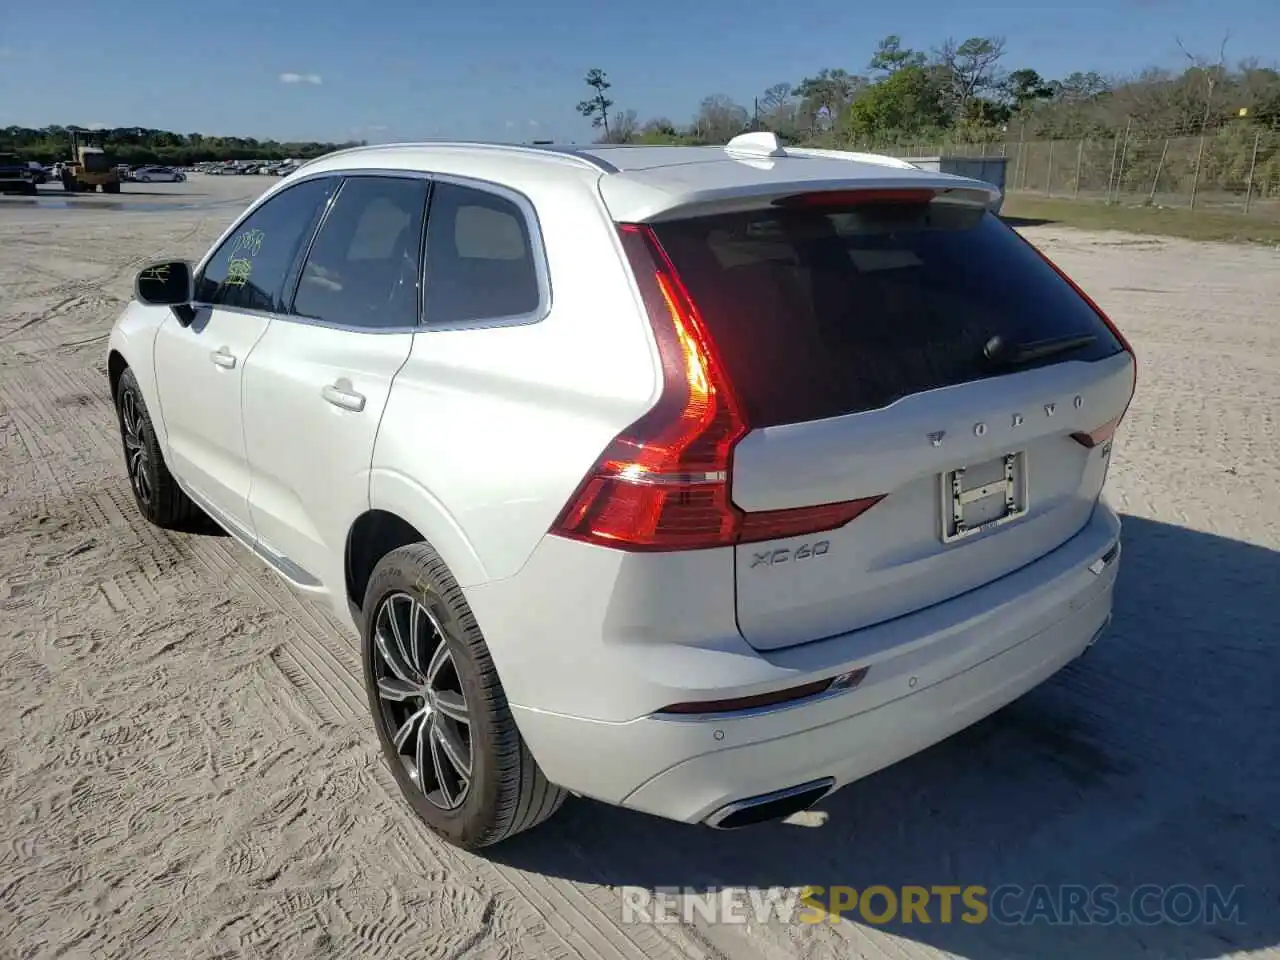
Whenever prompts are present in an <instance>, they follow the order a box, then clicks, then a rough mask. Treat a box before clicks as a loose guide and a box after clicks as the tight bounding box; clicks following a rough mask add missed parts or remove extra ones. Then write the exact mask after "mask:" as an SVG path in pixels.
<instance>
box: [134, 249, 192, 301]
mask: <svg viewBox="0 0 1280 960" xmlns="http://www.w3.org/2000/svg"><path fill="white" fill-rule="evenodd" d="M133 295H134V297H135V298H137V300H138V302H139V303H145V304H147V306H151V307H181V306H185V305H186V304H189V303H190V302H191V301H192V299H193V298H194V295H195V290H194V285H193V283H192V277H191V264H189V263H187V261H185V260H167V261H163V262H160V263H152V264H148V265H147V266H145V267H143V268H142V269H141V270H140V271H139V272H138V277H137V279H136V280H135V281H134V283H133Z"/></svg>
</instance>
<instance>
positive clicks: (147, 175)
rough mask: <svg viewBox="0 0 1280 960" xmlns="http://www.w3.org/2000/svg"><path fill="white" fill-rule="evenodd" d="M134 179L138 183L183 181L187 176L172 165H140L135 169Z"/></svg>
mask: <svg viewBox="0 0 1280 960" xmlns="http://www.w3.org/2000/svg"><path fill="white" fill-rule="evenodd" d="M132 179H134V180H136V181H137V182H138V183H181V182H182V181H184V180H186V179H187V176H186V174H184V173H182V172H181V171H180V170H174V169H173V168H172V167H140V168H138V169H136V170H134V171H133V176H132Z"/></svg>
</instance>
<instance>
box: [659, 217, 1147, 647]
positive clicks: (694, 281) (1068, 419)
mask: <svg viewBox="0 0 1280 960" xmlns="http://www.w3.org/2000/svg"><path fill="white" fill-rule="evenodd" d="M801 199H803V198H801ZM810 199H812V198H810ZM653 226H654V230H655V233H656V235H657V238H658V239H659V240H660V242H661V244H662V247H663V249H664V250H665V251H666V253H667V255H668V256H669V257H670V259H671V261H672V263H673V264H674V266H675V268H676V270H678V272H679V276H680V279H681V280H682V281H683V283H684V285H685V286H686V287H687V290H688V292H689V295H690V297H691V299H692V301H693V302H694V303H695V304H696V306H697V310H698V312H699V313H700V314H701V317H702V320H703V322H704V323H705V325H706V327H707V329H708V331H709V333H710V334H711V337H712V339H713V340H714V343H715V347H716V349H717V351H718V353H719V354H720V362H721V363H722V364H723V366H724V368H725V372H726V373H727V375H728V377H727V378H728V381H729V382H730V383H731V384H732V389H733V392H734V394H735V395H736V396H737V398H738V401H739V403H740V404H741V406H742V407H743V409H744V413H745V420H746V421H747V424H748V425H749V427H750V431H749V433H748V434H747V435H746V436H745V437H744V438H743V439H742V440H741V441H740V442H739V443H738V444H737V446H736V447H735V448H734V450H733V454H732V468H731V473H730V491H731V495H732V499H733V502H734V504H736V506H737V507H739V508H740V509H742V510H744V511H747V512H748V514H750V513H752V512H756V511H777V510H787V509H791V508H799V507H809V506H813V505H815V504H825V503H835V502H839V501H855V500H864V499H867V500H874V501H875V502H874V506H871V507H870V508H869V509H866V510H865V511H864V512H862V513H860V514H859V515H858V516H856V518H855V519H853V520H852V521H850V522H848V523H846V524H845V525H844V526H841V527H838V528H836V529H831V530H826V531H824V532H821V533H815V534H810V535H806V536H803V537H791V538H788V539H783V540H773V541H767V542H762V543H741V544H739V545H738V546H736V547H735V550H736V567H737V570H736V575H737V618H738V625H739V628H740V629H741V631H742V635H743V636H744V637H745V638H746V640H747V641H748V642H749V643H750V644H752V645H753V646H754V647H756V648H757V649H762V650H764V649H776V648H780V647H785V646H790V645H794V644H797V643H803V642H807V641H811V640H817V639H822V638H825V637H829V636H834V635H836V634H840V633H844V632H848V631H851V630H856V629H858V628H861V627H866V626H869V625H872V624H875V623H879V622H881V621H885V620H888V619H891V618H894V617H899V616H902V615H904V614H907V613H911V612H912V611H915V610H918V609H921V608H923V607H927V606H930V605H932V604H936V603H939V602H941V601H944V600H947V599H949V598H951V597H954V596H957V595H959V594H961V593H964V592H965V591H968V590H972V589H974V588H976V587H979V586H981V585H982V584H984V583H987V582H989V581H992V580H994V579H996V578H998V577H1001V576H1004V575H1006V574H1008V573H1010V572H1012V571H1014V570H1016V569H1018V568H1019V567H1022V566H1024V565H1026V564H1028V563H1031V562H1032V561H1034V560H1036V559H1037V558H1038V557H1041V556H1043V555H1044V554H1046V553H1048V552H1049V551H1051V550H1053V549H1054V548H1056V547H1058V546H1059V545H1061V544H1062V543H1063V542H1065V541H1066V540H1068V539H1069V538H1071V537H1072V536H1073V535H1074V534H1075V533H1077V532H1078V531H1079V530H1080V529H1081V528H1082V527H1083V526H1084V525H1085V523H1086V522H1087V521H1088V519H1089V516H1090V514H1091V512H1092V510H1093V507H1094V504H1095V503H1096V501H1097V498H1098V496H1099V494H1100V493H1101V490H1102V487H1103V483H1104V481H1105V479H1106V473H1107V463H1108V457H1109V453H1110V442H1109V437H1110V432H1111V431H1112V430H1114V425H1115V424H1116V423H1117V422H1118V421H1119V419H1120V417H1122V416H1123V414H1124V411H1125V409H1126V408H1127V406H1128V403H1129V400H1130V398H1131V396H1132V393H1133V384H1134V373H1135V368H1134V364H1133V358H1132V355H1131V354H1130V353H1129V352H1128V351H1127V350H1126V345H1125V344H1124V343H1123V341H1122V339H1121V338H1120V337H1119V335H1118V334H1117V333H1116V332H1115V331H1114V329H1113V328H1112V327H1111V326H1110V324H1109V323H1108V322H1107V321H1106V319H1105V317H1103V316H1102V315H1101V313H1100V311H1098V310H1097V308H1096V307H1095V306H1094V305H1092V303H1091V301H1089V300H1087V299H1086V298H1085V297H1084V295H1083V294H1082V293H1080V292H1079V291H1078V289H1077V288H1075V287H1074V285H1073V284H1072V283H1071V282H1070V281H1069V280H1067V279H1066V278H1065V277H1064V276H1063V275H1061V274H1060V273H1059V272H1058V271H1057V270H1056V268H1054V267H1053V266H1052V265H1051V264H1050V263H1048V262H1047V261H1046V260H1045V259H1044V258H1042V257H1041V256H1040V255H1039V254H1038V253H1037V251H1036V250H1035V249H1034V248H1033V247H1031V246H1030V245H1029V244H1028V243H1026V242H1025V241H1023V240H1022V239H1021V238H1020V237H1019V236H1018V235H1017V234H1015V233H1014V232H1013V231H1012V230H1011V229H1009V228H1008V227H1007V226H1005V225H1004V224H1003V223H1001V222H1000V221H999V220H998V219H997V218H996V217H994V216H993V215H992V214H990V213H986V212H983V211H982V210H981V209H979V208H977V207H974V206H971V205H970V206H966V205H963V204H950V205H948V204H940V203H938V202H936V201H935V202H930V201H929V200H928V199H927V198H926V199H925V200H923V201H922V200H921V199H920V198H919V197H916V198H915V199H911V198H905V199H904V198H903V197H901V196H899V197H881V198H880V199H876V195H875V194H873V193H865V194H864V195H863V196H862V197H857V196H856V195H855V194H853V193H850V192H846V193H845V194H844V195H843V196H841V195H834V194H833V195H826V196H824V197H822V198H819V199H818V200H817V202H814V203H803V202H802V203H800V204H798V205H790V206H787V207H785V208H779V207H778V206H776V205H775V206H770V207H769V208H767V209H757V210H747V211H739V212H734V213H729V214H722V215H715V216H701V217H689V218H685V219H680V220H666V221H663V222H659V223H655V224H654V225H653ZM877 498H878V499H877Z"/></svg>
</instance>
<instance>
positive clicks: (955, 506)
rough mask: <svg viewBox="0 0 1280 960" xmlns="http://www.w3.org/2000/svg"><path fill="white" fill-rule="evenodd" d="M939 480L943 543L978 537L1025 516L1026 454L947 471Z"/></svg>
mask: <svg viewBox="0 0 1280 960" xmlns="http://www.w3.org/2000/svg"><path fill="white" fill-rule="evenodd" d="M938 479H939V487H940V490H939V493H940V494H941V500H942V542H943V543H954V542H956V541H957V540H964V539H967V538H969V537H974V536H977V535H978V534H980V533H985V532H987V531H988V530H992V529H995V528H996V527H1002V526H1004V525H1005V524H1007V523H1012V522H1013V521H1015V520H1017V519H1019V518H1020V517H1023V516H1025V515H1026V512H1027V455H1026V452H1025V451H1020V452H1018V453H1007V454H1005V455H1004V456H1002V457H997V458H996V459H994V460H990V461H987V462H986V463H981V464H976V465H971V466H968V467H957V468H956V469H954V470H947V471H946V472H944V473H942V474H940V475H939V477H938Z"/></svg>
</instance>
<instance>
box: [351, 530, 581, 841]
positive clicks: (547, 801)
mask: <svg viewBox="0 0 1280 960" xmlns="http://www.w3.org/2000/svg"><path fill="white" fill-rule="evenodd" d="M363 611H364V613H363V622H362V623H361V631H360V632H361V639H362V643H361V646H362V653H363V659H364V673H365V686H366V688H367V690H368V694H369V708H370V710H371V711H372V713H373V722H374V727H375V728H376V729H377V732H378V740H379V741H380V742H381V744H382V752H383V755H384V756H385V758H386V760H387V763H388V764H389V765H390V767H391V772H392V774H393V775H394V777H395V779H396V783H397V784H399V786H400V791H401V792H402V793H403V794H404V797H405V799H406V800H407V801H408V802H409V805H410V806H411V807H412V808H413V810H414V812H415V813H416V814H417V815H418V816H419V817H420V818H421V819H422V820H423V821H424V822H425V823H426V824H427V826H428V827H430V828H431V829H432V830H433V831H434V832H435V833H437V834H439V835H440V836H441V837H443V838H444V839H445V840H447V841H449V842H450V843H452V844H454V845H456V846H459V847H463V848H467V849H477V848H480V847H486V846H490V845H492V844H495V843H498V842H499V841H501V840H504V839H506V838H507V837H510V836H512V835H514V834H516V833H519V832H521V831H522V830H527V829H529V828H530V827H533V826H535V825H537V824H539V823H541V822H542V821H543V820H546V819H547V818H548V817H550V816H551V815H552V814H553V813H555V812H556V810H558V809H559V808H560V805H561V803H563V801H564V798H565V791H563V790H561V789H560V788H559V787H557V786H554V785H553V784H551V783H549V782H547V779H546V777H545V776H544V775H543V773H542V771H541V769H539V767H538V765H537V763H536V762H535V761H534V759H533V756H532V754H530V753H529V749H528V747H526V746H525V743H524V740H523V739H521V737H520V732H519V730H517V729H516V724H515V719H514V718H513V717H512V715H511V710H510V708H509V707H508V706H507V699H506V695H505V694H504V693H503V690H502V684H501V683H500V682H499V680H498V673H497V670H496V669H495V668H494V665H493V660H492V659H491V658H490V656H489V650H488V647H487V646H486V645H485V642H484V637H483V636H482V635H481V633H480V628H479V627H478V626H477V625H476V622H475V618H474V617H473V616H472V614H471V610H470V608H469V607H468V606H467V602H466V599H465V598H464V597H463V596H462V591H461V589H460V588H459V587H458V584H457V582H456V581H455V580H454V579H453V575H452V574H450V572H449V570H448V568H447V567H446V566H445V564H444V561H443V560H441V559H440V557H439V555H438V554H437V553H436V552H435V550H433V549H432V548H431V547H430V546H428V545H427V544H425V543H418V544H413V545H411V546H407V547H401V548H400V549H398V550H394V551H392V552H391V553H389V554H387V556H385V557H383V559H382V560H381V561H380V562H379V563H378V565H377V567H376V568H375V569H374V572H373V576H372V577H371V578H370V580H369V588H368V590H367V591H366V592H365V597H364V607H363Z"/></svg>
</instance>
